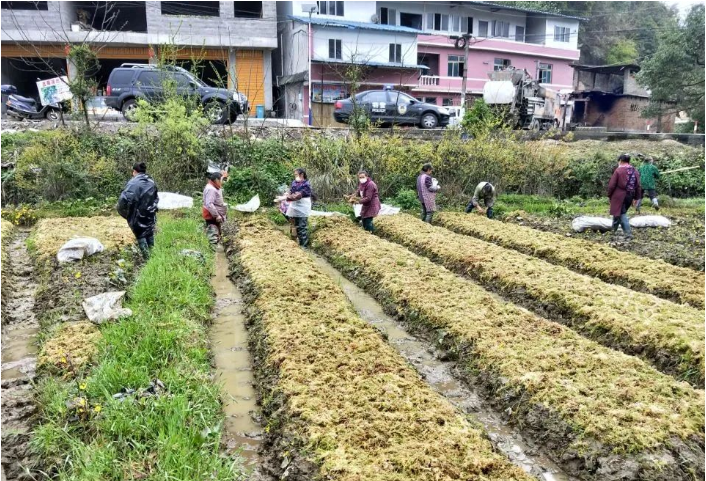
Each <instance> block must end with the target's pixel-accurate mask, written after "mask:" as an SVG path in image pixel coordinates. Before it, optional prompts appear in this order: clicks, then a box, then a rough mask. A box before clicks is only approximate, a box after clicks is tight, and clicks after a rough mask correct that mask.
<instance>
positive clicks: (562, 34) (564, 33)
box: [554, 27, 571, 42]
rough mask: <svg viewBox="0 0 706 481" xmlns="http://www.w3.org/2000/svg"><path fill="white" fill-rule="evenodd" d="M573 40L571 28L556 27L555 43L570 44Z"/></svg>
mask: <svg viewBox="0 0 706 481" xmlns="http://www.w3.org/2000/svg"><path fill="white" fill-rule="evenodd" d="M570 38H571V30H570V29H569V27H554V41H555V42H568V41H569V39H570Z"/></svg>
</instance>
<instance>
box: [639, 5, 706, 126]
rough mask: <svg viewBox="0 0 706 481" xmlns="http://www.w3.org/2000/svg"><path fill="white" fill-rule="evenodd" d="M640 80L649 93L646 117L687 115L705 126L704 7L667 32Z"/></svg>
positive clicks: (694, 9)
mask: <svg viewBox="0 0 706 481" xmlns="http://www.w3.org/2000/svg"><path fill="white" fill-rule="evenodd" d="M641 68H642V69H641V71H640V72H639V73H638V75H637V80H638V82H640V84H642V85H643V86H645V87H646V88H648V89H650V91H651V94H652V96H651V100H650V105H649V107H648V108H647V109H645V111H644V113H643V115H644V116H649V117H652V116H659V115H664V114H667V113H675V112H679V111H682V110H683V111H686V112H687V113H688V114H689V116H690V117H691V118H692V120H695V121H698V122H699V128H700V130H701V131H702V132H703V125H704V5H703V4H698V5H694V6H693V7H691V10H690V11H689V14H688V15H687V17H686V19H685V20H684V22H682V23H681V24H680V25H678V26H677V27H676V28H674V29H671V30H668V31H665V32H663V33H662V34H661V36H660V39H659V46H658V48H657V50H656V51H655V53H654V54H653V55H651V56H650V57H649V58H647V59H646V60H645V61H644V62H642V65H641Z"/></svg>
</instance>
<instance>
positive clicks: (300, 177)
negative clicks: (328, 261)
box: [285, 167, 312, 248]
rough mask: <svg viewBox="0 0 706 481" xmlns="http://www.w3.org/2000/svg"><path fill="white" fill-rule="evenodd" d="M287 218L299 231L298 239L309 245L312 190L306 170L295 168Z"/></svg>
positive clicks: (300, 242) (304, 244) (302, 245)
mask: <svg viewBox="0 0 706 481" xmlns="http://www.w3.org/2000/svg"><path fill="white" fill-rule="evenodd" d="M286 200H287V202H288V203H289V205H288V206H287V213H286V214H285V215H286V216H287V219H292V223H293V224H294V228H295V229H296V231H297V239H298V240H299V245H300V246H301V247H304V248H306V247H308V246H309V214H311V202H312V192H311V184H309V180H308V179H307V176H306V170H305V169H303V168H301V167H299V168H297V169H294V181H293V182H292V185H291V187H290V188H289V194H287V197H286Z"/></svg>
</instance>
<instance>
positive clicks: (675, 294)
mask: <svg viewBox="0 0 706 481" xmlns="http://www.w3.org/2000/svg"><path fill="white" fill-rule="evenodd" d="M434 219H435V221H436V223H437V224H439V225H441V226H443V227H446V228H447V229H450V230H452V231H454V232H457V233H459V234H466V235H470V236H473V237H477V238H479V239H483V240H486V241H489V242H493V243H495V244H499V245H501V246H503V247H508V248H510V249H515V250H518V251H520V252H523V253H525V254H528V255H531V256H535V257H541V258H542V259H545V260H547V261H549V262H551V263H553V264H559V265H562V266H565V267H568V268H569V269H572V270H575V271H578V272H582V273H584V274H590V275H593V276H596V277H599V278H601V279H603V280H604V281H606V282H612V283H615V284H620V285H623V286H625V287H629V288H630V289H634V290H638V291H642V292H647V293H649V294H654V295H656V296H659V297H662V298H664V299H669V300H672V301H676V302H680V303H683V304H690V305H692V306H694V307H699V308H703V307H704V273H703V272H697V271H695V270H693V269H688V268H685V267H677V266H673V265H671V264H668V263H666V262H664V261H659V260H655V259H648V258H646V257H641V256H638V255H635V254H631V253H629V252H621V251H619V250H617V249H613V248H612V247H608V246H606V245H602V244H598V243H596V242H591V241H587V240H583V239H575V238H571V237H565V236H562V235H560V234H555V233H553V232H543V231H540V230H537V229H532V228H531V227H524V226H518V225H514V224H505V223H503V222H498V221H494V220H490V219H486V218H485V217H481V216H477V215H468V214H464V213H461V212H441V213H439V215H437V216H436V217H435V218H434Z"/></svg>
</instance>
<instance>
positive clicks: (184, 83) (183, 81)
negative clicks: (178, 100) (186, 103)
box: [174, 75, 191, 88]
mask: <svg viewBox="0 0 706 481" xmlns="http://www.w3.org/2000/svg"><path fill="white" fill-rule="evenodd" d="M174 80H175V81H176V85H177V87H179V88H186V87H190V86H191V80H190V79H189V77H187V76H186V75H175V76H174Z"/></svg>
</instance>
